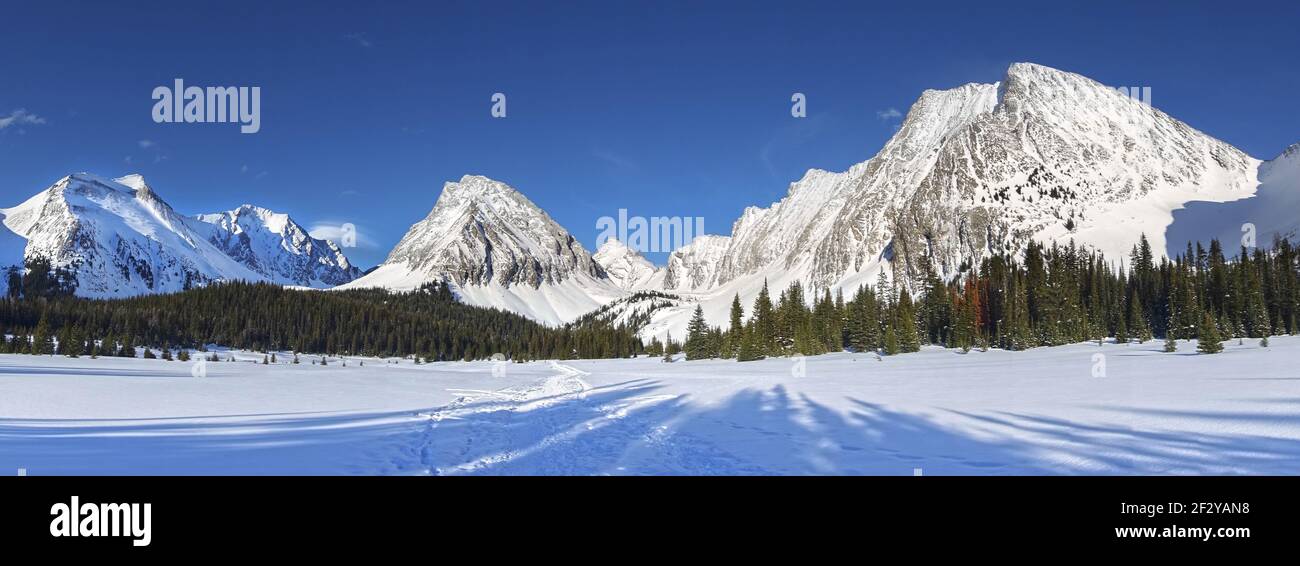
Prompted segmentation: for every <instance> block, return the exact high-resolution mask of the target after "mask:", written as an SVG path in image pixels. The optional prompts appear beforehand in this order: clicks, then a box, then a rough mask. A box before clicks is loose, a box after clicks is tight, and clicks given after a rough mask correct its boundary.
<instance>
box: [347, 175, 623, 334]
mask: <svg viewBox="0 0 1300 566" xmlns="http://www.w3.org/2000/svg"><path fill="white" fill-rule="evenodd" d="M627 259H629V262H630V261H631V260H630V258H627ZM430 281H446V282H450V283H451V284H452V287H453V292H454V293H455V294H456V295H457V296H458V297H459V298H460V299H461V300H463V301H465V302H467V303H470V304H475V305H480V306H488V307H498V308H503V309H507V310H511V311H514V312H517V313H520V314H523V315H525V316H528V317H531V318H533V319H534V320H538V321H541V322H544V323H548V324H560V323H563V322H569V321H571V320H573V319H575V318H577V317H578V316H581V315H583V314H585V313H587V312H590V311H592V310H594V309H595V308H597V307H599V306H601V305H603V304H605V303H608V302H609V301H612V300H614V299H616V298H618V297H619V296H620V295H622V294H623V293H624V291H623V290H622V289H620V288H619V287H618V286H617V285H616V283H615V282H614V281H612V280H611V279H610V277H609V276H608V275H607V274H606V272H605V270H604V269H603V268H602V267H601V265H600V264H599V263H597V262H596V260H595V259H594V258H593V257H592V256H591V254H590V253H588V252H587V250H586V249H585V248H583V247H582V244H580V243H578V240H577V239H576V238H574V237H573V236H572V235H570V234H569V232H568V231H566V230H565V229H564V228H563V227H561V226H560V225H559V224H558V223H557V222H555V220H553V219H552V218H551V217H550V215H548V214H546V212H545V211H543V210H542V209H541V208H538V206H537V205H536V204H533V202H532V201H530V200H528V198H527V197H525V196H524V195H523V194H522V193H520V192H519V191H516V190H515V189H514V188H512V187H510V186H509V185H507V184H505V183H502V182H500V181H495V180H492V179H489V178H487V177H482V176H478V175H466V176H465V177H462V178H461V180H460V181H455V182H448V183H446V184H445V185H443V190H442V193H441V194H440V195H439V196H438V200H437V202H436V203H435V204H434V206H433V209H432V210H431V211H429V214H428V215H427V216H426V217H425V218H424V219H423V220H421V221H419V222H416V223H415V224H414V225H412V226H411V228H410V229H409V230H407V232H406V235H405V236H403V237H402V239H401V241H399V242H398V243H397V246H396V247H394V248H393V250H392V251H391V252H390V253H389V254H388V258H387V259H385V260H384V263H382V264H380V265H379V266H378V267H377V268H375V269H374V270H373V271H371V272H370V273H368V274H366V275H365V276H364V277H361V278H360V279H357V280H356V281H353V282H351V283H348V284H346V285H343V286H342V288H345V289H353V288H364V287H383V288H388V289H394V290H409V289H415V288H418V287H420V286H421V285H423V284H425V283H428V282H430Z"/></svg>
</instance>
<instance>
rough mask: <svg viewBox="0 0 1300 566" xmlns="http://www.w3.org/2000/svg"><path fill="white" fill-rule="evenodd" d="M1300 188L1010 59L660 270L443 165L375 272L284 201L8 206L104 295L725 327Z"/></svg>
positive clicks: (25, 236)
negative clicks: (442, 299) (753, 310)
mask: <svg viewBox="0 0 1300 566" xmlns="http://www.w3.org/2000/svg"><path fill="white" fill-rule="evenodd" d="M1298 184H1300V145H1298V146H1294V147H1292V148H1291V149H1289V150H1288V151H1287V152H1285V153H1284V154H1283V155H1282V156H1280V157H1279V158H1277V159H1275V160H1272V161H1269V162H1262V161H1260V160H1258V159H1255V158H1253V157H1251V156H1249V155H1246V154H1245V153H1243V152H1242V151H1240V150H1238V149H1236V148H1234V147H1232V146H1231V145H1229V144H1227V143H1224V142H1222V141H1220V140H1217V139H1215V138H1213V137H1210V136H1208V135H1206V134H1204V133H1202V132H1200V131H1197V130H1196V129H1194V128H1192V127H1190V126H1188V125H1186V124H1184V123H1182V122H1179V121H1178V120H1176V119H1174V118H1172V117H1170V116H1169V115H1167V114H1165V113H1163V112H1161V111H1160V110H1158V109H1155V108H1153V107H1151V106H1149V105H1147V104H1144V103H1142V102H1141V101H1139V100H1136V99H1133V98H1130V97H1128V96H1126V95H1124V94H1122V93H1120V92H1118V91H1116V90H1115V89H1113V88H1110V87H1107V86H1105V85H1102V84H1100V83H1098V82H1096V81H1093V80H1091V79H1088V78H1086V77H1083V76H1080V75H1077V74H1073V73H1068V72H1064V71H1059V70H1055V69H1051V68H1048V67H1043V66H1040V65H1034V64H1029V63H1017V64H1014V65H1012V66H1011V67H1010V68H1009V69H1008V70H1007V73H1006V75H1005V76H1004V77H1003V78H1002V80H1001V81H999V82H997V83H992V84H968V85H963V86H960V87H957V88H954V89H950V90H927V91H925V92H924V93H922V94H921V97H920V98H919V99H918V100H917V101H916V103H914V104H913V105H912V107H911V109H910V110H909V111H908V113H907V117H906V118H905V119H904V121H903V122H902V124H901V126H900V128H899V130H898V132H897V133H896V134H895V135H894V137H893V138H892V139H891V140H890V141H889V142H888V143H886V144H885V146H884V147H883V148H882V149H881V150H880V152H879V153H877V154H876V155H875V156H874V157H872V158H871V159H869V160H867V161H864V162H862V163H859V164H857V165H854V166H853V167H850V168H849V169H848V170H847V171H844V172H839V173H833V172H827V171H821V170H810V171H809V172H808V173H807V174H806V175H804V177H803V178H802V179H800V180H799V181H797V182H794V183H792V184H791V185H790V187H789V191H788V193H787V195H786V197H785V198H783V199H781V200H780V201H778V202H776V203H773V204H772V205H771V206H769V207H766V208H759V207H749V208H746V209H745V210H744V212H743V214H742V215H741V217H740V218H739V219H738V220H737V221H736V222H735V224H734V225H733V226H732V230H731V234H730V235H728V236H714V235H711V236H704V237H701V238H698V239H696V240H695V241H693V242H692V243H690V244H688V245H686V246H684V247H682V248H680V249H678V250H676V251H674V252H672V253H671V254H670V256H669V258H668V260H667V263H666V265H664V266H662V267H656V266H655V265H653V264H651V263H650V262H649V261H647V260H646V259H645V258H644V257H642V256H641V255H640V254H638V253H637V252H636V251H634V250H632V249H630V248H628V247H627V246H625V245H624V244H623V243H621V242H618V241H617V240H611V241H608V242H606V243H605V244H603V245H602V246H601V248H600V249H599V250H597V251H596V253H595V254H592V253H589V252H588V251H587V250H586V249H585V248H584V247H583V246H582V245H581V244H580V243H579V242H578V240H577V239H576V238H574V237H573V235H571V234H570V233H569V232H568V231H566V230H565V229H564V228H563V227H562V226H560V225H559V224H558V223H556V222H555V221H554V220H553V219H552V218H551V217H550V216H549V215H548V214H547V213H546V212H545V211H543V210H542V209H540V208H539V207H537V206H536V205H535V204H533V203H532V202H531V201H530V200H528V199H527V198H526V197H524V196H523V195H522V194H521V193H520V192H518V191H516V190H515V189H513V188H511V187H510V186H508V185H506V184H505V183H501V182H499V181H495V180H492V179H489V178H486V177H481V176H465V177H463V178H462V179H460V180H459V181H457V182H449V183H446V184H445V185H444V187H443V190H442V193H441V195H440V196H439V198H438V200H437V202H436V204H435V205H434V207H433V210H432V211H430V213H429V214H428V216H427V217H426V218H425V219H424V220H422V221H420V222H418V223H416V224H415V225H414V226H412V227H411V229H410V230H409V231H408V232H407V234H406V235H405V236H404V237H403V238H402V240H401V241H400V242H399V243H398V244H397V246H396V247H395V248H394V249H393V250H392V251H391V252H390V253H389V255H388V257H387V259H386V260H385V261H384V262H383V263H382V264H380V265H379V266H377V267H376V268H374V269H373V270H372V271H369V272H367V273H366V274H364V275H363V274H362V273H361V272H360V271H359V270H357V269H356V268H355V267H353V266H352V265H351V264H350V263H349V262H348V260H347V258H346V257H345V256H344V254H343V252H342V251H341V250H339V248H338V247H337V246H335V245H334V244H333V243H331V242H328V241H323V240H318V239H314V238H311V237H310V236H309V235H307V234H306V232H305V231H303V230H302V229H301V227H299V226H298V225H297V224H295V223H293V221H292V220H291V219H289V217H288V216H287V215H285V214H277V213H273V212H271V211H268V210H265V209H261V208H257V207H254V206H249V205H245V206H242V207H239V208H237V209H235V210H232V211H229V212H225V213H217V214H205V215H199V216H197V217H182V216H180V215H177V214H176V213H175V212H174V211H172V209H171V207H170V206H168V205H167V204H166V203H164V202H163V201H162V200H161V199H159V198H158V197H157V195H155V194H154V193H153V191H152V190H151V189H150V188H149V187H148V185H146V184H145V182H144V180H143V179H141V178H139V177H138V176H130V177H123V178H121V179H116V180H113V181H108V180H104V179H100V178H98V177H94V176H91V175H85V174H77V175H72V176H69V177H65V178H64V179H61V180H60V181H58V182H57V183H55V184H54V185H53V186H51V187H50V188H49V189H46V190H45V191H42V192H41V193H38V194H37V195H36V196H34V197H32V198H31V199H28V200H27V201H26V202H24V203H22V204H19V205H18V206H15V207H13V208H9V209H0V215H3V222H4V226H5V227H7V228H8V231H7V233H0V252H4V253H7V254H8V256H9V257H3V256H0V262H3V261H4V260H6V259H9V260H11V261H12V257H13V256H14V255H15V253H14V250H15V249H17V248H21V250H22V251H21V254H26V255H32V254H42V255H46V256H48V257H51V258H52V259H53V260H54V261H55V262H56V263H57V264H61V265H70V266H75V267H76V269H77V271H78V275H79V279H80V281H81V288H80V289H79V293H81V294H84V295H89V296H109V297H112V296H125V295H131V294H136V293H148V292H171V291H177V290H181V289H184V288H186V287H188V286H193V285H203V284H208V283H211V282H213V281H221V280H230V279H251V280H265V281H274V282H277V283H283V284H286V285H301V286H311V287H331V286H340V287H342V288H361V287H385V288H390V289H412V288H415V287H418V286H419V285H421V284H423V283H424V282H427V281H431V280H439V281H446V282H449V283H451V284H452V286H453V288H454V292H455V293H456V294H457V296H458V297H459V298H460V299H461V300H463V301H465V302H467V303H471V304H476V305H482V306H492V307H498V308H502V309H506V310H511V311H515V312H518V313H521V314H524V315H526V316H529V317H531V318H534V319H536V320H539V321H542V322H546V323H550V324H559V323H563V322H568V321H572V320H575V319H577V318H578V317H580V316H581V315H583V314H586V313H590V312H592V311H595V310H597V309H600V312H602V313H605V314H606V315H608V316H610V317H611V318H614V319H624V320H627V319H630V318H637V319H648V320H649V322H648V323H647V325H646V326H645V329H644V331H643V333H644V334H646V335H663V334H664V333H667V332H671V333H672V334H673V335H674V336H678V337H680V336H682V335H684V332H685V327H686V322H687V320H688V319H689V316H690V313H691V311H692V310H693V309H694V308H695V305H697V304H698V305H701V306H702V307H703V309H704V312H705V315H706V318H708V320H709V322H710V323H712V324H724V322H725V320H726V317H727V313H728V309H729V307H730V304H731V301H732V298H733V297H734V296H735V295H739V296H740V298H741V301H742V303H743V304H744V305H745V307H746V308H747V309H748V307H749V305H751V304H752V303H753V299H754V297H755V296H756V295H757V293H758V292H759V290H760V289H761V288H762V287H763V285H764V284H765V283H766V284H767V285H769V286H770V287H771V288H772V290H773V292H774V293H775V292H778V291H779V290H780V289H782V288H784V287H786V286H787V285H789V284H790V283H791V282H793V281H800V282H802V283H803V284H805V285H806V286H808V287H809V288H811V289H815V290H821V289H827V288H829V289H843V290H845V292H846V294H849V293H851V292H852V291H853V290H854V289H856V288H857V287H858V286H859V285H862V284H870V283H873V282H874V281H875V280H876V278H877V277H878V275H879V274H880V273H882V272H883V273H885V274H886V276H887V277H889V278H891V279H894V280H897V281H900V282H903V283H904V284H907V283H908V282H912V281H916V280H917V279H918V278H919V277H921V276H923V275H924V274H925V273H926V272H927V271H928V270H933V271H934V272H936V273H938V274H939V275H941V276H944V277H953V276H957V275H959V274H960V273H961V270H962V269H963V266H969V265H974V264H977V263H978V262H979V261H980V260H981V259H983V258H985V257H988V256H989V255H991V254H1000V253H1012V254H1014V253H1017V252H1018V251H1020V250H1022V249H1023V248H1024V246H1025V245H1026V244H1027V243H1028V242H1030V241H1042V242H1061V243H1065V242H1067V241H1071V240H1072V241H1074V242H1076V243H1077V244H1079V245H1084V246H1088V247H1091V248H1094V249H1097V250H1099V251H1101V252H1104V253H1105V254H1106V255H1107V257H1110V258H1111V259H1113V260H1115V261H1121V260H1125V259H1126V258H1127V254H1128V252H1129V250H1130V248H1131V247H1132V246H1133V244H1134V243H1135V242H1137V241H1138V239H1139V237H1140V236H1141V235H1144V234H1145V235H1146V237H1147V238H1148V239H1149V240H1150V241H1151V243H1152V245H1153V247H1154V248H1155V249H1157V250H1166V249H1174V250H1176V249H1178V246H1180V245H1183V244H1185V241H1186V240H1187V239H1192V238H1189V236H1193V235H1199V236H1195V239H1201V240H1207V239H1208V238H1210V237H1220V238H1226V237H1232V238H1236V237H1239V236H1240V234H1241V224H1242V223H1244V222H1254V223H1257V224H1258V225H1259V226H1258V228H1259V236H1258V237H1259V238H1260V239H1261V240H1262V241H1261V243H1267V242H1266V240H1267V239H1268V238H1271V237H1272V234H1282V235H1293V234H1294V232H1295V230H1296V228H1297V226H1298V225H1300V215H1297V214H1295V212H1294V211H1295V206H1294V205H1295V204H1300V186H1298ZM1223 203H1229V204H1223ZM1176 219H1177V221H1175V220H1176ZM1171 224H1172V227H1171ZM1167 234H1169V235H1170V236H1171V239H1170V240H1169V241H1168V242H1167V241H1166V240H1167V238H1166V235H1167ZM1234 243H1235V242H1234ZM1228 248H1229V249H1232V246H1228ZM640 291H654V292H656V294H655V295H654V296H655V297H656V298H655V299H654V301H652V302H653V303H654V306H655V308H654V310H653V312H652V313H650V312H649V311H644V312H643V314H644V316H641V317H633V316H632V315H633V314H635V313H634V312H632V311H630V310H629V309H637V308H642V307H644V306H645V304H648V301H647V300H645V299H644V295H641V296H639V298H634V297H636V295H635V294H636V293H638V292H640ZM661 295H662V296H661ZM663 297H671V299H664V298H663ZM665 302H667V304H665ZM620 309H622V310H623V311H628V312H620Z"/></svg>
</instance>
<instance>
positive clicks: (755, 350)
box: [736, 325, 766, 362]
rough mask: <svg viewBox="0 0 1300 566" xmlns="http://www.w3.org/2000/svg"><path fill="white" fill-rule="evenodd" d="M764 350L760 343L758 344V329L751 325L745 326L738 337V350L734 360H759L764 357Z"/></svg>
mask: <svg viewBox="0 0 1300 566" xmlns="http://www.w3.org/2000/svg"><path fill="white" fill-rule="evenodd" d="M764 352H765V350H764V348H763V346H762V344H759V338H758V331H757V330H756V329H755V328H753V325H750V326H749V327H746V329H745V331H744V332H743V333H742V336H741V339H740V350H739V351H738V352H737V353H736V361H740V362H752V361H755V360H761V359H763V358H764V357H766V356H764Z"/></svg>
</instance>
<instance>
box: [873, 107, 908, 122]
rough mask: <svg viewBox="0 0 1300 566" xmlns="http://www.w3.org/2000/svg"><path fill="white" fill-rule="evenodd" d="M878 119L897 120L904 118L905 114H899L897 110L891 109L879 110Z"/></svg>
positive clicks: (877, 112)
mask: <svg viewBox="0 0 1300 566" xmlns="http://www.w3.org/2000/svg"><path fill="white" fill-rule="evenodd" d="M876 117H877V118H880V119H881V120H897V119H899V118H902V117H903V113H902V112H899V111H898V109H897V108H893V107H890V108H887V109H885V110H877V111H876Z"/></svg>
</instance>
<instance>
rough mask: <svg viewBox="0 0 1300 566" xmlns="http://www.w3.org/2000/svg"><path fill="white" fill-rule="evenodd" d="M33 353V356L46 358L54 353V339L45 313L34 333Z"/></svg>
mask: <svg viewBox="0 0 1300 566" xmlns="http://www.w3.org/2000/svg"><path fill="white" fill-rule="evenodd" d="M31 353H32V355H33V356H45V355H50V354H53V353H54V339H53V338H51V337H50V321H49V319H48V318H47V317H46V316H45V314H44V313H42V314H41V321H40V322H39V323H37V324H36V331H35V332H33V333H32V345H31Z"/></svg>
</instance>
